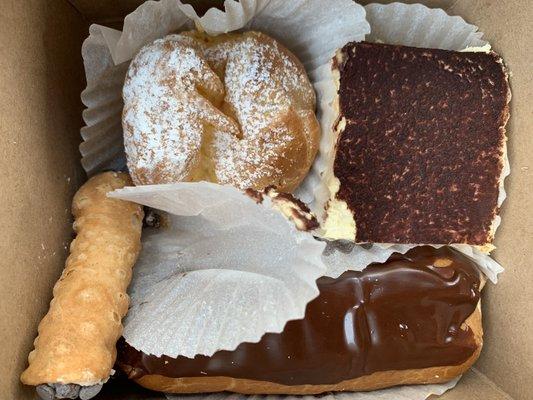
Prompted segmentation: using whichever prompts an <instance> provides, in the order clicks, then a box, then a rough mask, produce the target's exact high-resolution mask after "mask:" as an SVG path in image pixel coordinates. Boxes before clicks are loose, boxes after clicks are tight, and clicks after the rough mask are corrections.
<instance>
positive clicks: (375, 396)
mask: <svg viewBox="0 0 533 400" xmlns="http://www.w3.org/2000/svg"><path fill="white" fill-rule="evenodd" d="M458 381H459V378H456V379H453V380H451V381H450V382H447V383H441V384H438V385H411V386H397V387H393V388H389V389H380V390H373V391H371V392H357V393H350V392H346V393H342V392H338V393H326V394H322V395H319V396H278V395H269V396H261V395H252V396H245V395H242V394H230V393H212V394H205V393H204V394H199V395H170V394H167V395H166V398H167V399H168V400H200V399H202V400H203V399H205V400H314V399H317V398H319V399H320V400H425V399H427V398H428V397H430V396H440V395H442V394H443V393H444V392H446V391H448V390H450V389H452V388H453V387H455V385H457V382H458Z"/></svg>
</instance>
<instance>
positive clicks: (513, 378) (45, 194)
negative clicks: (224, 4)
mask: <svg viewBox="0 0 533 400" xmlns="http://www.w3.org/2000/svg"><path fill="white" fill-rule="evenodd" d="M141 2H142V1H140V0H116V1H113V2H111V1H105V0H92V1H90V0H71V1H70V2H68V1H67V0H48V1H45V2H44V1H39V0H28V1H18V0H3V1H2V5H1V6H0V54H1V57H0V154H1V156H0V170H1V171H2V172H1V174H0V204H2V205H3V211H2V212H1V213H0V226H2V229H1V230H0V254H1V255H2V258H1V261H0V274H1V275H0V296H1V300H0V321H1V322H0V343H1V345H0V359H1V360H2V363H0V398H3V399H4V398H5V399H21V400H22V399H32V398H34V392H33V388H30V387H25V386H23V385H22V384H20V382H19V375H20V372H21V371H22V370H23V369H24V368H25V366H26V362H27V361H26V357H27V355H28V352H29V350H30V348H31V346H32V340H33V339H34V337H35V335H36V328H37V324H38V322H39V320H40V319H41V318H42V316H43V315H44V314H45V312H46V310H47V308H48V302H49V301H50V299H51V296H52V293H51V289H52V286H53V284H54V283H55V281H56V279H57V278H58V276H59V274H60V272H61V270H62V268H63V263H64V260H65V258H66V256H67V253H68V244H69V242H70V240H71V235H72V233H71V232H72V230H71V225H70V224H71V216H70V202H71V198H72V195H73V193H74V192H75V190H76V189H77V188H78V187H79V185H80V184H81V183H83V181H84V179H85V176H84V173H83V171H82V170H81V167H80V164H79V158H80V157H79V153H78V149H77V146H78V144H79V141H80V136H79V128H80V127H81V124H82V121H81V112H82V104H81V102H80V99H79V95H80V92H81V90H82V89H83V87H84V74H83V65H82V60H81V54H80V46H81V43H82V41H83V40H84V39H85V37H86V36H87V34H88V26H89V24H90V23H93V22H98V23H102V24H107V25H109V26H114V27H117V26H118V27H119V26H120V24H121V21H122V19H123V17H124V15H126V14H127V13H128V12H131V11H132V10H133V9H135V7H137V6H138V5H139V4H140V3H141ZM189 2H193V3H200V4H199V7H200V8H201V9H206V7H207V6H209V5H212V4H213V3H214V2H209V1H200V2H194V0H192V1H189ZM422 2H423V3H425V4H427V5H430V6H434V7H442V8H444V9H446V10H447V11H448V13H450V14H453V15H460V16H463V17H464V18H465V19H466V20H467V21H469V22H472V23H474V24H476V25H478V26H479V27H480V29H481V30H482V31H483V32H485V34H486V36H485V37H486V38H487V39H488V40H489V41H490V42H491V43H492V45H493V47H494V49H495V50H496V51H498V52H500V53H501V54H502V55H503V57H504V59H505V61H506V63H507V65H508V67H509V68H510V70H511V71H512V79H511V85H512V91H513V100H512V103H511V106H512V113H511V120H510V123H509V126H508V135H509V138H510V141H509V157H510V161H511V168H512V175H511V177H510V178H508V179H507V180H506V190H507V193H508V199H507V201H506V203H505V204H504V207H503V210H502V218H503V223H502V225H501V227H500V229H499V231H498V233H497V240H496V245H497V247H498V250H497V251H496V252H495V253H494V256H495V258H496V259H497V260H498V261H499V262H500V263H501V264H503V265H504V266H505V267H506V272H505V273H504V274H503V275H502V276H501V279H500V283H499V284H498V285H497V286H493V285H491V284H489V285H488V286H487V287H486V289H485V291H484V296H483V297H484V303H483V309H484V327H485V332H486V333H485V348H484V350H483V353H482V356H481V358H480V360H479V362H478V363H477V364H476V369H475V370H474V371H471V372H469V373H468V374H466V376H465V377H464V378H463V380H462V381H461V382H460V384H459V385H458V387H457V388H456V389H454V390H453V391H451V392H449V393H447V394H446V395H445V396H443V397H442V398H443V399H446V400H453V399H467V398H468V399H484V400H492V399H494V400H496V399H504V398H513V399H517V400H519V399H531V398H533V385H531V384H530V383H531V371H533V337H531V335H530V332H532V331H533V318H532V317H531V311H532V308H531V307H532V306H531V304H533V290H532V286H533V285H532V282H533V268H530V265H529V264H530V260H529V257H531V256H532V249H533V228H532V227H533V203H532V201H531V199H532V198H533V196H532V195H531V187H533V157H532V156H531V154H532V152H533V136H532V135H531V134H530V132H528V128H529V127H530V126H531V124H532V122H533V115H532V109H531V106H530V105H529V101H530V99H531V98H533V80H532V79H531V76H532V71H531V65H533V56H532V53H531V51H530V49H529V48H528V45H529V44H530V43H531V41H532V40H533V31H532V28H531V21H532V20H533V5H532V3H531V2H530V0H513V1H508V2H499V1H495V0H457V1H453V0H434V1H422ZM217 3H218V2H217ZM219 4H220V3H219ZM132 391H133V392H134V393H135V394H133V393H132ZM106 392H107V393H104V394H103V395H101V396H100V397H99V398H100V399H117V398H128V399H133V398H139V399H147V398H149V397H152V395H150V394H148V393H147V392H142V391H139V390H137V389H135V388H133V386H132V385H125V386H123V387H121V386H115V387H109V388H107V389H106ZM119 393H122V394H119ZM127 393H129V394H127Z"/></svg>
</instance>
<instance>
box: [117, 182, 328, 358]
mask: <svg viewBox="0 0 533 400" xmlns="http://www.w3.org/2000/svg"><path fill="white" fill-rule="evenodd" d="M110 196H111V197H115V198H120V199H123V200H130V201H134V202H136V203H139V204H143V205H146V206H149V207H152V208H156V209H158V210H163V211H165V212H167V213H169V214H168V215H167V218H165V219H166V223H165V224H164V225H163V227H161V228H159V229H145V231H144V232H143V237H142V245H143V249H142V251H141V254H140V257H139V260H138V261H137V263H136V264H135V271H134V277H133V280H132V283H131V286H130V289H129V294H130V297H131V308H130V310H129V312H128V314H127V316H126V319H125V321H124V333H123V336H124V337H125V339H126V340H127V341H128V343H129V344H130V345H132V346H133V347H135V348H136V349H138V350H141V351H143V352H144V353H147V354H153V355H156V356H161V355H162V354H165V355H168V356H170V357H177V356H179V355H182V356H186V357H191V358H192V357H194V356H195V355H196V354H203V355H208V356H209V355H212V354H213V353H215V352H216V351H218V350H233V349H235V348H236V347H237V346H238V345H239V344H240V343H242V342H257V341H259V340H260V338H261V337H262V336H263V334H265V333H266V332H281V331H282V330H283V327H284V326H285V324H286V322H287V321H289V320H292V319H299V318H303V316H304V314H305V308H306V305H307V303H308V302H309V301H310V300H312V299H313V298H315V297H316V296H317V295H318V288H317V286H316V282H315V281H316V279H318V278H319V277H320V276H323V275H324V274H325V271H326V268H325V266H324V264H323V262H322V259H321V255H322V252H323V250H324V247H325V243H323V242H319V241H317V240H315V239H314V238H313V236H312V235H311V234H310V233H308V232H300V231H298V230H297V229H296V228H295V226H294V224H293V223H291V222H289V221H288V220H286V219H285V218H284V217H283V216H282V215H281V214H280V213H278V212H277V211H275V210H273V209H271V207H270V201H269V200H268V199H265V200H264V202H263V204H257V203H256V202H255V201H254V200H252V199H250V198H249V197H248V196H246V195H244V194H243V193H242V192H240V191H239V190H237V189H235V188H232V187H229V186H220V185H216V184H213V183H206V182H200V183H177V184H171V185H153V186H138V187H128V188H124V189H120V190H116V191H114V192H113V193H112V194H111V195H110Z"/></svg>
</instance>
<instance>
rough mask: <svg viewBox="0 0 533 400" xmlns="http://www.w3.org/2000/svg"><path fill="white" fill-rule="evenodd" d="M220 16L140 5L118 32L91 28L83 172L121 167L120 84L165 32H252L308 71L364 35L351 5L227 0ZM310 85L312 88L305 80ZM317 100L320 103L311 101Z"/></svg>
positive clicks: (344, 1)
mask: <svg viewBox="0 0 533 400" xmlns="http://www.w3.org/2000/svg"><path fill="white" fill-rule="evenodd" d="M224 4H225V7H226V11H221V10H218V9H214V8H213V9H210V10H208V11H207V13H206V14H205V15H204V16H203V17H201V18H199V17H198V15H197V14H196V13H195V12H194V10H193V8H192V7H191V6H190V5H183V4H182V3H181V2H180V1H177V0H161V1H158V2H154V1H150V2H146V3H144V4H142V5H141V6H140V7H139V8H137V10H135V11H134V12H133V13H131V14H129V15H128V16H127V17H126V18H125V20H124V28H123V31H122V32H120V31H117V30H114V29H110V28H106V27H104V26H100V25H92V26H91V28H90V30H89V33H90V35H89V37H88V38H87V39H86V40H85V42H84V44H83V48H82V54H83V60H84V65H85V73H86V76H87V88H86V89H85V90H84V91H83V93H82V96H81V98H82V101H83V103H84V104H85V106H86V107H87V109H86V110H85V112H84V113H83V118H84V121H85V125H86V126H85V127H84V128H83V129H82V137H83V140H84V142H83V143H82V144H81V146H80V152H81V154H82V161H81V162H82V166H83V168H84V169H85V171H86V172H87V174H88V175H89V176H90V175H94V174H96V173H98V172H101V171H104V170H108V169H118V170H124V169H126V162H125V160H126V158H125V154H124V146H123V139H122V125H121V115H122V107H123V104H122V86H123V83H124V77H125V74H126V70H127V67H128V65H129V61H130V60H131V58H132V57H133V56H134V55H135V54H136V53H137V52H138V51H139V49H140V48H141V47H143V46H144V45H146V44H149V43H151V42H152V41H154V40H155V39H157V38H161V37H164V36H165V35H167V34H169V33H175V32H179V31H183V30H190V29H193V28H194V27H195V26H196V27H197V28H200V29H203V30H205V31H206V32H208V33H210V34H220V33H225V32H230V31H234V30H240V29H244V30H259V31H262V32H264V33H266V34H268V35H270V36H272V37H274V38H276V39H278V40H279V41H280V42H281V43H283V44H284V45H285V46H286V47H288V48H289V49H290V50H292V51H293V52H294V53H295V54H296V56H297V57H298V58H299V59H300V61H302V63H303V64H304V66H305V67H306V70H307V72H308V73H309V74H311V75H312V71H313V70H314V69H316V68H317V67H318V66H319V65H322V64H324V63H327V62H328V60H329V59H330V58H331V57H332V56H333V54H334V52H335V50H336V49H337V48H339V47H342V46H343V45H344V44H345V43H347V42H349V41H354V40H357V41H360V40H362V39H363V38H364V36H365V35H366V34H367V33H368V32H369V31H370V29H369V25H368V23H367V21H366V19H365V11H364V8H363V7H362V6H360V5H358V4H356V3H354V2H353V1H351V0H337V1H335V2H331V3H328V7H324V0H293V1H286V0H240V1H233V0H227V1H226V2H225V3H224ZM312 83H313V82H312ZM318 101H320V99H319V100H318Z"/></svg>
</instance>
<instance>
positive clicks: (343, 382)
mask: <svg viewBox="0 0 533 400" xmlns="http://www.w3.org/2000/svg"><path fill="white" fill-rule="evenodd" d="M481 286H482V281H481V277H480V273H479V271H478V269H477V267H476V265H475V263H474V262H473V261H472V260H470V259H469V258H468V257H466V256H464V255H462V254H461V253H459V252H457V251H456V250H453V249H452V248H448V247H442V248H440V249H435V248H432V247H428V246H423V247H417V248H414V249H412V250H410V251H409V252H407V253H406V254H404V255H400V254H394V255H393V256H391V257H390V258H389V260H388V261H386V262H385V263H382V264H372V265H370V266H368V267H367V268H366V269H365V270H364V271H362V272H355V271H348V272H345V273H344V274H343V275H341V276H340V277H338V278H336V279H334V278H329V277H322V278H320V279H319V280H318V287H319V290H320V294H319V296H318V297H317V298H315V299H314V300H313V301H311V302H310V303H309V304H308V306H307V309H306V314H305V317H304V318H303V319H301V320H294V321H289V322H288V323H287V325H286V326H285V329H284V330H283V331H282V332H281V333H267V334H265V335H264V336H263V337H262V339H261V340H260V341H259V342H258V343H242V344H240V345H239V346H238V347H237V348H236V349H235V350H233V351H218V352H217V353H215V354H213V355H212V356H210V357H207V356H201V355H198V356H196V357H195V358H192V359H191V358H186V357H177V358H171V357H166V356H162V357H155V356H152V355H148V354H144V353H142V352H141V351H138V350H136V349H135V348H133V347H131V346H129V345H128V344H127V343H126V342H125V341H124V340H123V339H122V340H121V342H120V343H119V348H118V364H119V366H120V367H121V368H122V369H123V370H124V371H125V372H126V373H127V374H128V375H129V377H130V378H131V379H134V380H135V381H137V382H138V383H139V384H140V385H142V386H145V387H147V388H149V389H152V390H158V391H164V392H171V393H199V392H217V391H232V392H238V393H250V394H252V393H254V394H274V393H276V394H316V393H322V392H326V391H342V390H350V391H356V390H373V389H378V388H384V387H389V386H394V385H400V384H423V383H438V382H445V381H448V380H450V379H452V378H454V377H456V376H458V375H459V374H461V373H463V372H464V371H466V370H467V369H468V368H469V367H470V366H471V365H472V364H473V363H474V362H475V360H476V359H477V357H478V356H479V353H480V351H481V346H482V327H481V312H480V308H479V296H480V289H481Z"/></svg>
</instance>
